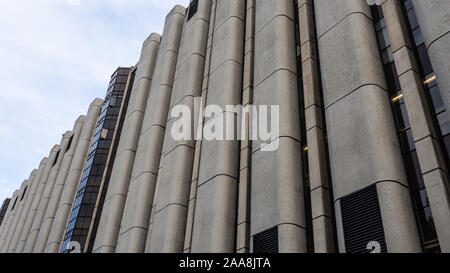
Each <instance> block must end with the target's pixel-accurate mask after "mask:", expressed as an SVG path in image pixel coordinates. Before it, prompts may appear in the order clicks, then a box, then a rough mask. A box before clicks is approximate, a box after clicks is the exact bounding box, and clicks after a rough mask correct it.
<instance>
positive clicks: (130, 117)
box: [93, 33, 161, 252]
mask: <svg viewBox="0 0 450 273" xmlns="http://www.w3.org/2000/svg"><path fill="white" fill-rule="evenodd" d="M160 42H161V36H160V35H158V34H155V33H153V34H151V35H150V36H149V37H148V38H147V40H146V41H145V42H144V45H143V47H142V52H141V57H140V60H139V64H138V67H137V70H136V76H135V81H134V85H133V89H132V91H131V95H130V100H129V102H128V109H127V113H126V116H125V120H124V123H123V129H122V135H121V136H120V140H119V146H118V148H117V156H116V159H115V162H114V167H113V169H112V173H111V178H110V181H109V185H108V190H107V193H106V200H105V203H104V204H103V210H102V215H101V217H100V223H99V226H98V232H97V236H96V238H95V243H94V248H93V252H102V251H104V250H108V251H109V250H114V248H115V246H116V241H117V236H118V235H119V228H120V222H121V219H122V215H123V209H124V207H125V201H126V196H127V193H128V186H129V183H130V178H131V171H132V168H133V164H134V159H135V154H136V150H137V145H138V140H139V134H140V132H141V127H142V122H143V119H144V111H145V109H146V107H147V99H148V95H149V92H150V85H151V82H152V79H153V73H154V69H155V64H156V59H157V54H158V51H159V48H160ZM103 246H107V247H108V248H102V247H103Z"/></svg>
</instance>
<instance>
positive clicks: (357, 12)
mask: <svg viewBox="0 0 450 273" xmlns="http://www.w3.org/2000/svg"><path fill="white" fill-rule="evenodd" d="M357 14H359V15H363V16H364V17H365V18H367V19H368V20H369V21H370V22H373V21H372V18H370V17H368V16H367V15H366V14H365V13H363V12H359V11H356V12H351V13H349V14H347V15H345V17H344V18H342V19H341V20H339V21H338V22H337V23H336V24H334V25H333V26H332V27H331V28H330V29H328V30H327V31H325V32H324V33H323V34H322V35H320V36H319V38H318V39H317V40H320V39H321V38H322V37H323V36H324V35H326V34H327V33H328V32H330V31H331V30H332V29H333V28H335V27H336V26H338V25H339V24H340V23H342V22H343V21H344V20H345V19H347V18H349V17H350V16H352V15H357Z"/></svg>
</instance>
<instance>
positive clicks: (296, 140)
mask: <svg viewBox="0 0 450 273" xmlns="http://www.w3.org/2000/svg"><path fill="white" fill-rule="evenodd" d="M283 138H289V139H292V140H294V141H295V142H298V143H299V144H300V145H302V142H301V141H300V140H298V139H296V138H294V137H291V136H279V137H277V138H275V139H274V140H273V141H271V142H270V143H269V144H267V145H264V146H262V147H260V148H259V149H257V150H255V151H254V152H252V154H253V155H254V154H256V153H257V152H260V150H261V149H262V148H264V147H266V146H268V145H270V144H271V143H273V142H274V141H276V140H281V139H283Z"/></svg>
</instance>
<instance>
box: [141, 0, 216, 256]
mask: <svg viewBox="0 0 450 273" xmlns="http://www.w3.org/2000/svg"><path fill="white" fill-rule="evenodd" d="M210 13H211V0H199V1H198V9H197V13H196V14H195V15H194V16H193V17H192V18H191V19H190V20H189V21H187V22H186V23H185V25H184V27H183V33H182V38H181V42H180V50H179V53H178V61H177V67H176V72H175V79H174V86H173V90H172V98H171V103H170V109H172V108H173V107H174V106H177V105H184V106H187V107H189V109H190V110H191V111H192V112H193V110H194V98H195V97H199V96H200V95H201V90H202V78H203V70H204V65H205V54H206V47H207V38H208V28H209V22H210ZM169 113H170V110H169ZM169 115H170V114H169ZM192 118H193V117H192ZM192 120H194V119H192ZM174 122H175V119H174V118H172V119H169V121H168V122H167V126H166V128H167V130H166V135H165V137H164V146H163V155H162V157H161V161H162V162H161V166H162V169H161V171H160V177H159V179H160V182H159V186H158V192H157V199H155V200H154V203H155V211H154V215H153V219H152V227H151V234H149V238H150V242H148V243H147V248H146V251H147V252H152V253H154V252H158V253H159V252H169V253H172V252H182V251H183V245H184V235H185V228H186V216H187V206H188V199H189V189H190V182H191V178H192V164H193V160H194V148H195V141H192V140H186V141H175V139H174V138H173V137H172V135H171V129H172V125H173V124H174Z"/></svg>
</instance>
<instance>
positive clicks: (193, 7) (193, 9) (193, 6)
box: [188, 0, 198, 21]
mask: <svg viewBox="0 0 450 273" xmlns="http://www.w3.org/2000/svg"><path fill="white" fill-rule="evenodd" d="M197 9H198V0H193V1H192V2H191V4H190V5H189V14H188V21H189V20H191V18H192V17H194V15H195V14H196V13H197Z"/></svg>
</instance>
